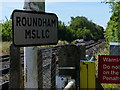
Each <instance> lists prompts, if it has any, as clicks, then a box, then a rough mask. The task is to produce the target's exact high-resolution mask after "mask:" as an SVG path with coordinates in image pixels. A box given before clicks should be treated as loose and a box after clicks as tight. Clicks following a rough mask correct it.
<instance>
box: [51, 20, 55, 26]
mask: <svg viewBox="0 0 120 90" xmlns="http://www.w3.org/2000/svg"><path fill="white" fill-rule="evenodd" d="M51 25H52V26H53V27H56V20H55V19H52V20H51Z"/></svg>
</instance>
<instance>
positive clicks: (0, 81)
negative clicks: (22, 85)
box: [0, 40, 105, 88]
mask: <svg viewBox="0 0 120 90" xmlns="http://www.w3.org/2000/svg"><path fill="white" fill-rule="evenodd" d="M77 45H85V46H86V53H87V52H92V54H93V49H92V48H94V49H95V47H96V48H101V47H103V46H104V45H105V41H104V40H99V41H97V42H95V41H89V42H87V41H84V42H81V43H77ZM62 46H63V45H61V46H56V47H48V48H41V49H40V50H42V52H43V53H42V56H43V60H46V59H47V58H50V57H51V55H50V54H49V52H50V50H52V52H51V53H55V54H56V55H57V54H58V49H59V48H60V47H62ZM47 53H48V54H47ZM89 54H90V53H89ZM23 57H24V53H21V59H22V60H23ZM0 58H1V59H0V62H1V67H2V68H1V69H0V73H1V74H2V75H1V76H0V87H1V86H2V87H3V88H8V84H9V69H10V67H9V66H10V55H3V56H0ZM49 66H50V63H49V61H48V60H46V61H45V62H44V65H43V68H45V69H46V67H49Z"/></svg>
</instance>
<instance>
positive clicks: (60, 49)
mask: <svg viewBox="0 0 120 90" xmlns="http://www.w3.org/2000/svg"><path fill="white" fill-rule="evenodd" d="M99 44H100V43H99ZM89 47H91V46H89V45H88V46H87V48H89ZM85 51H86V45H70V44H69V45H63V46H57V47H51V48H45V49H39V50H38V68H39V69H38V88H39V89H40V90H41V88H52V89H55V88H56V82H57V80H56V77H57V76H60V75H63V74H64V75H65V74H66V76H67V75H68V76H71V77H72V79H74V80H75V85H76V87H78V89H79V88H80V73H79V72H80V67H79V66H80V63H79V61H80V60H84V59H85V54H86V52H85ZM20 56H21V55H20V48H18V47H14V46H11V53H10V59H11V60H10V83H9V88H11V89H12V88H25V86H26V80H25V79H26V77H25V74H24V72H23V71H24V70H23V66H24V65H23V62H22V61H23V60H21V59H23V58H21V57H20ZM77 62H78V63H77ZM70 68H71V69H70ZM68 69H70V70H68ZM71 72H72V73H71ZM17 76H18V77H17ZM15 82H16V83H15ZM65 85H67V83H66V84H65Z"/></svg>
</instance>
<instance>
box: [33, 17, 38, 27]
mask: <svg viewBox="0 0 120 90" xmlns="http://www.w3.org/2000/svg"><path fill="white" fill-rule="evenodd" d="M33 26H37V18H33Z"/></svg>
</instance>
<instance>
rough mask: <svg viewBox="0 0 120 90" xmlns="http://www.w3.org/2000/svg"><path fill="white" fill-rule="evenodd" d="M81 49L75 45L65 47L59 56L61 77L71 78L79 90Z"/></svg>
mask: <svg viewBox="0 0 120 90" xmlns="http://www.w3.org/2000/svg"><path fill="white" fill-rule="evenodd" d="M80 55H81V53H80V48H79V47H78V46H75V45H66V46H63V47H62V48H61V49H60V51H59V55H58V59H59V64H58V65H59V68H61V69H59V75H64V76H71V77H72V78H73V79H75V81H76V88H77V89H79V76H78V74H77V73H79V70H80V69H79V61H80Z"/></svg>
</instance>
